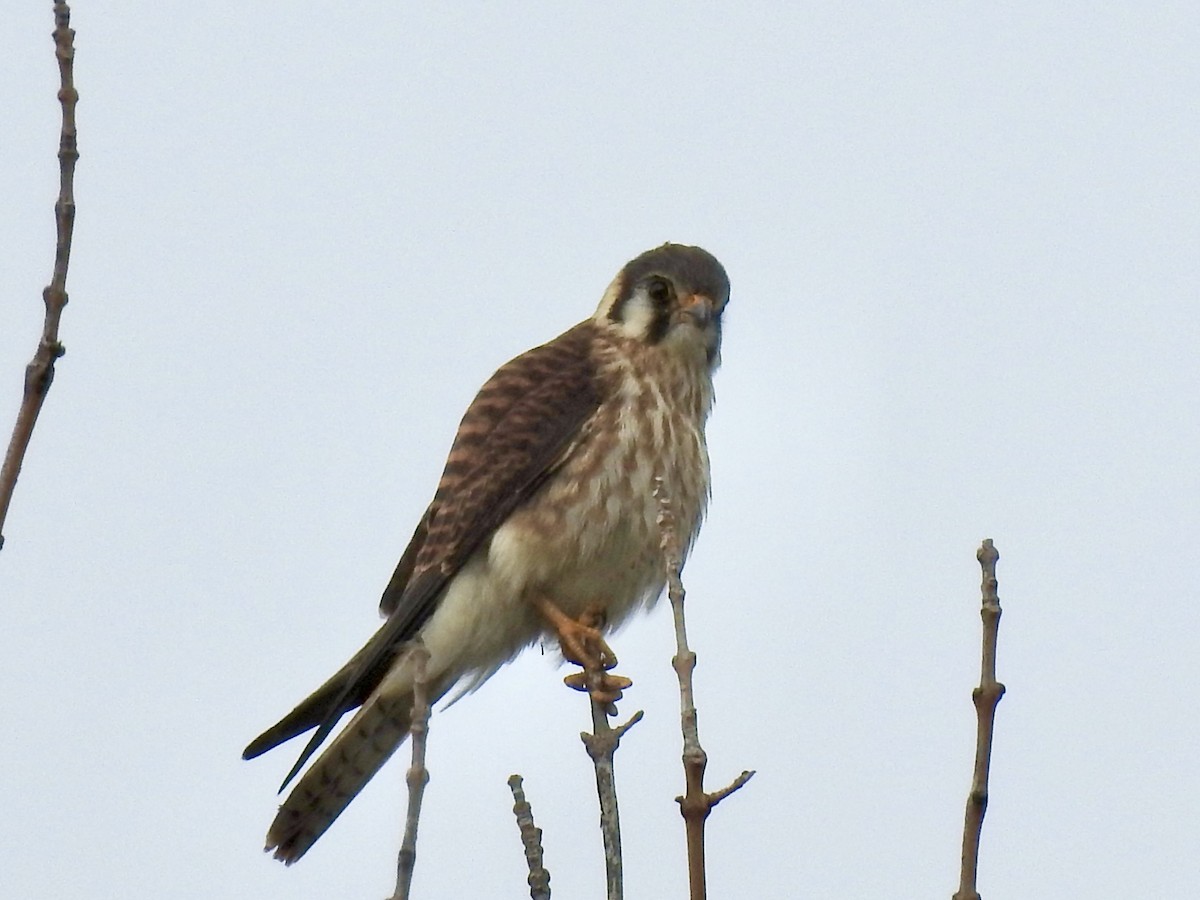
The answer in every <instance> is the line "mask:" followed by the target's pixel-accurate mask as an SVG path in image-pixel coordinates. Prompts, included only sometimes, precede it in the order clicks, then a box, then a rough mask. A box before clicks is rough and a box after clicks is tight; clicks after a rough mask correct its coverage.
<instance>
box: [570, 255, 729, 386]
mask: <svg viewBox="0 0 1200 900" xmlns="http://www.w3.org/2000/svg"><path fill="white" fill-rule="evenodd" d="M728 302H729V276H728V275H726V274H725V269H724V267H723V266H722V265H721V264H720V263H719V262H718V261H717V259H716V257H715V256H713V255H712V254H711V253H709V252H708V251H707V250H702V249H701V248H699V247H688V246H686V245H684V244H663V245H662V246H661V247H655V248H654V249H653V250H647V251H646V252H645V253H643V254H642V255H641V256H638V257H636V258H634V259H631V260H630V261H629V262H627V263H626V264H625V266H624V268H622V269H621V271H620V272H618V273H617V277H616V278H614V279H613V282H612V284H610V285H609V286H608V290H607V291H605V292H604V297H603V298H602V299H601V300H600V306H599V307H598V308H597V309H596V315H595V317H594V321H595V322H596V324H597V325H600V326H602V327H604V328H608V329H614V330H616V331H618V332H619V333H621V334H622V335H623V336H624V337H627V338H631V339H633V340H636V341H641V342H643V343H646V344H651V345H656V346H661V347H663V348H664V349H667V350H669V351H675V352H679V353H682V354H685V355H692V354H703V359H704V360H706V361H707V364H708V366H709V368H710V369H715V368H716V367H717V365H718V364H719V363H720V360H721V314H722V313H723V312H724V311H725V304H727V303H728Z"/></svg>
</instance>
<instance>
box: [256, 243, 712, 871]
mask: <svg viewBox="0 0 1200 900" xmlns="http://www.w3.org/2000/svg"><path fill="white" fill-rule="evenodd" d="M728 300H729V279H728V277H727V276H726V274H725V270H724V268H723V267H722V266H721V264H720V263H719V262H718V261H717V260H716V259H715V258H714V257H713V256H712V255H711V254H709V253H708V252H707V251H705V250H702V249H700V248H699V247H688V246H684V245H681V244H663V245H662V246H661V247H656V248H655V249H653V250H649V251H647V252H645V253H643V254H642V255H641V256H638V257H637V258H636V259H633V260H631V261H630V262H629V263H627V264H626V265H625V267H624V268H622V269H621V271H620V272H619V273H618V274H617V277H616V278H615V279H614V280H613V282H612V284H610V285H609V287H608V290H606V291H605V292H604V296H603V297H602V298H601V300H600V305H599V306H598V307H597V309H596V312H595V315H593V316H592V317H591V318H590V319H586V320H585V321H583V322H581V323H580V324H578V325H576V326H575V327H574V328H571V329H570V330H568V331H566V332H564V333H563V334H561V335H559V336H558V337H556V338H555V339H554V340H552V341H550V342H549V343H548V344H543V345H542V346H540V347H535V348H534V349H532V350H530V351H528V352H526V353H523V354H521V355H520V356H518V357H517V358H516V359H514V360H512V361H511V362H508V363H506V364H505V365H503V366H501V367H500V369H499V370H498V371H497V372H496V373H495V374H494V375H493V376H492V377H491V378H490V379H488V381H487V383H486V384H484V386H483V387H482V388H481V389H480V391H479V393H478V394H477V395H476V397H475V399H474V400H473V401H472V402H471V405H470V406H469V407H468V408H467V412H466V415H464V416H463V419H462V422H461V424H460V425H459V427H458V434H457V435H456V436H455V438H454V443H453V445H452V446H451V449H450V456H449V458H448V459H447V461H446V467H445V469H444V471H443V473H442V477H441V481H440V482H439V483H438V486H437V491H436V492H435V493H434V496H433V502H431V503H430V504H429V508H428V509H426V510H425V514H424V515H423V516H422V517H421V521H420V522H419V523H418V525H417V529H416V531H415V533H414V534H413V536H412V540H411V541H410V542H409V545H408V548H407V549H406V550H405V551H404V554H403V556H401V557H400V562H399V564H398V565H397V566H396V571H395V573H394V574H393V575H392V578H391V581H390V582H389V583H388V586H387V588H386V589H385V590H384V592H383V599H382V601H381V603H380V612H381V613H382V614H383V615H384V616H385V617H386V621H385V622H384V624H383V626H382V627H381V628H380V629H379V630H378V631H377V632H376V633H375V634H374V636H373V637H372V638H371V639H370V640H369V641H367V643H366V645H365V646H364V647H363V648H362V649H361V650H359V651H358V653H356V654H355V655H354V657H353V658H352V659H351V660H350V661H349V662H348V663H346V665H344V666H342V668H341V669H340V670H338V672H337V673H335V674H334V675H333V677H332V678H330V679H329V680H328V681H326V682H325V683H324V684H323V685H321V687H319V688H318V689H317V690H316V691H315V692H314V693H313V694H312V695H311V696H310V697H308V699H306V700H304V701H303V702H302V703H300V705H299V706H297V707H296V708H295V709H294V710H292V711H291V712H290V713H288V714H287V715H286V716H284V717H283V719H281V720H280V721H279V722H278V723H277V724H275V725H273V726H272V727H271V728H268V729H267V730H266V731H265V732H263V734H261V735H260V736H259V737H257V738H255V739H254V740H253V741H252V742H251V743H250V745H249V746H248V747H247V748H246V750H245V752H244V753H243V757H244V758H245V759H251V758H253V757H256V756H258V755H259V754H261V753H265V752H266V751H267V750H270V749H271V748H272V747H275V746H277V745H278V744H281V743H283V742H284V741H287V740H289V739H290V738H293V737H295V736H297V735H299V734H302V733H304V732H306V731H308V730H309V729H312V728H316V732H315V734H314V735H313V737H312V739H311V740H310V741H309V744H308V746H307V747H306V748H305V750H304V752H303V754H301V757H300V759H299V760H298V761H297V763H296V765H295V767H294V768H293V769H292V772H291V774H290V775H289V776H288V781H290V780H291V778H292V777H293V776H295V774H296V773H297V772H298V771H299V770H300V768H301V767H302V766H303V764H304V763H305V762H306V761H307V760H308V758H309V757H310V756H311V755H312V754H313V752H314V751H315V750H316V749H317V747H318V746H319V745H320V744H321V743H322V742H323V741H324V740H325V738H327V737H328V736H329V734H330V732H331V731H332V730H333V728H334V726H335V725H336V724H337V722H338V720H339V719H340V718H341V717H342V715H343V714H344V713H346V712H348V711H350V710H352V709H355V708H356V707H357V708H358V712H357V713H356V714H355V715H354V717H353V718H352V719H351V720H350V723H349V724H348V725H347V726H346V727H345V728H344V729H343V730H342V731H341V732H340V733H339V734H338V735H337V737H336V738H335V739H334V740H333V742H332V743H331V744H330V745H329V746H328V747H327V748H326V749H325V750H324V751H323V752H322V753H321V755H320V756H319V757H318V758H317V760H316V762H314V763H313V765H312V766H311V767H310V768H309V769H308V771H307V772H305V773H304V775H303V777H301V778H300V780H299V782H298V783H297V784H296V786H295V787H294V788H293V789H292V792H291V794H290V795H289V796H288V798H287V800H286V801H285V802H284V803H283V805H282V806H281V807H280V809H279V813H278V815H276V817H275V820H274V822H272V824H271V827H270V830H269V831H268V833H267V849H268V850H274V851H275V857H276V858H277V859H280V860H283V861H284V862H285V863H289V864H290V863H293V862H295V861H296V860H298V859H299V858H300V857H301V856H303V855H304V854H305V853H306V852H307V851H308V849H309V848H310V847H311V846H312V845H313V843H314V842H315V841H316V840H317V838H319V837H320V836H321V835H322V834H323V833H324V832H325V830H326V829H327V828H328V827H329V826H330V825H331V824H332V823H333V821H334V820H335V819H336V818H337V817H338V815H339V814H341V812H342V810H343V809H345V808H346V806H347V804H349V802H350V801H351V800H352V799H353V798H354V796H355V795H356V794H357V793H358V792H359V791H360V790H361V789H362V787H363V786H364V785H365V784H366V783H367V781H369V780H370V778H371V777H372V776H373V775H374V774H375V772H376V771H378V770H379V767H380V766H381V765H383V763H384V762H385V761H386V760H387V758H388V757H389V756H390V755H391V754H392V753H393V752H394V751H395V750H396V748H397V747H398V746H399V745H400V743H401V742H402V741H403V740H404V738H405V737H406V736H407V735H408V730H409V723H410V718H411V709H412V702H413V682H414V673H413V660H412V658H411V655H410V654H409V652H408V651H409V649H410V648H411V647H412V646H413V641H414V639H416V638H420V639H421V641H422V642H423V643H424V645H425V647H426V649H427V650H428V653H429V659H428V662H427V663H426V684H427V690H428V695H429V697H430V699H431V701H435V700H437V699H439V698H441V697H442V696H444V695H445V694H446V693H447V692H448V691H449V690H450V689H451V688H453V687H455V686H457V687H458V688H459V690H460V692H466V691H471V690H474V689H475V688H477V687H478V686H479V685H480V684H482V683H483V682H484V681H485V680H486V679H487V678H488V677H489V676H491V675H492V674H493V673H495V672H496V670H497V669H499V668H500V667H501V666H502V665H504V664H505V663H506V662H508V661H509V660H511V659H513V657H515V656H516V655H517V654H518V653H519V652H520V651H521V650H522V649H524V648H525V647H527V646H530V645H531V644H534V643H536V642H538V641H539V640H542V639H544V638H547V637H555V638H557V639H558V641H559V644H560V646H561V647H562V649H563V653H564V656H567V657H568V658H569V659H573V660H575V661H578V662H584V661H585V660H583V659H580V657H581V656H586V654H587V652H588V651H587V649H586V641H585V640H584V639H583V638H585V637H586V636H587V635H589V634H590V635H592V636H593V637H594V636H596V635H597V632H596V630H595V629H594V628H592V627H591V626H593V625H599V626H602V627H610V628H611V627H615V626H617V625H619V624H620V623H621V622H622V621H623V620H624V619H625V618H626V617H627V616H628V615H629V614H630V613H631V612H633V611H634V610H635V609H637V608H638V607H640V606H642V605H644V604H648V603H650V602H652V601H654V600H655V599H657V597H658V596H659V595H660V594H661V593H662V590H663V586H664V583H665V569H664V564H663V557H662V551H661V549H660V547H661V545H660V534H659V525H658V514H659V510H660V502H659V500H658V498H657V497H656V496H655V486H656V484H661V490H662V491H663V493H665V495H666V496H667V497H669V499H670V503H671V507H672V512H673V515H674V519H675V528H676V530H677V536H678V538H679V541H680V543H681V544H682V545H683V549H684V551H685V552H686V550H687V548H688V547H689V546H690V545H691V543H692V541H693V540H694V539H695V537H696V534H697V533H698V531H699V529H700V522H701V519H702V518H703V515H704V509H705V505H706V504H707V501H708V494H709V465H708V451H707V448H706V446H705V441H704V423H705V420H706V419H707V418H708V413H709V410H710V408H711V407H712V402H713V386H712V375H713V372H714V371H715V369H716V368H717V365H718V364H719V362H720V349H721V315H722V313H723V312H724V310H725V304H726V303H727V302H728ZM593 646H595V645H593ZM599 646H600V647H603V643H602V642H601V643H600V644H599ZM286 784H287V782H286V781H285V786H286Z"/></svg>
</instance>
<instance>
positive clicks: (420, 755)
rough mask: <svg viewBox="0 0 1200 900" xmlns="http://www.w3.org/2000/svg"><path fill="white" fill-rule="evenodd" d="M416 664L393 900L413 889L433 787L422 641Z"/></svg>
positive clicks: (415, 649) (426, 657)
mask: <svg viewBox="0 0 1200 900" xmlns="http://www.w3.org/2000/svg"><path fill="white" fill-rule="evenodd" d="M409 653H410V654H411V658H412V663H413V709H412V725H411V726H410V727H409V735H410V739H411V740H412V765H411V766H409V769H408V774H407V775H406V776H405V781H406V782H407V783H408V815H407V816H406V818H405V822H404V840H403V841H402V842H401V843H400V853H399V854H398V855H397V857H396V892H395V893H394V894H393V895H392V898H391V900H408V892H409V889H410V888H411V887H412V877H413V869H414V868H415V867H416V864H417V823H418V820H419V819H420V818H421V800H422V798H423V797H424V796H425V785H427V784H429V770H428V769H427V768H425V743H426V740H427V738H428V736H429V691H428V685H427V684H426V683H425V677H426V674H425V667H426V664H428V662H429V651H428V650H427V649H425V645H424V644H423V643H421V641H420V640H419V639H418V640H417V641H416V643H414V645H413V647H412V649H411V650H410V651H409Z"/></svg>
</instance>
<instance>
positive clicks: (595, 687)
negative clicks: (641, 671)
mask: <svg viewBox="0 0 1200 900" xmlns="http://www.w3.org/2000/svg"><path fill="white" fill-rule="evenodd" d="M537 608H538V611H539V612H541V614H542V616H543V617H544V618H545V619H546V621H548V622H549V623H550V624H551V625H552V626H554V631H555V633H556V634H557V635H558V645H559V648H560V649H561V650H562V654H563V658H564V659H566V660H567V661H568V662H573V663H575V665H577V666H581V667H582V668H583V671H582V672H575V673H573V674H571V675H568V676H566V677H565V678H564V679H563V683H564V684H566V685H567V687H571V688H574V689H575V690H577V691H587V692H588V693H589V694H590V695H591V697H592V699H593V700H595V701H596V702H597V703H603V704H605V705H606V706H608V705H611V704H613V703H615V702H616V701H617V700H620V699H621V692H622V691H624V690H625V689H626V688H628V687H630V686H631V685H632V684H633V682H632V681H630V680H629V679H628V678H626V677H625V676H623V675H616V674H613V673H612V672H610V671H609V670H610V669H612V668H613V667H614V666H616V664H617V654H615V653H613V651H612V648H611V647H609V646H608V644H607V643H605V641H604V638H603V636H602V635H601V633H600V628H601V627H602V626H603V625H604V613H603V612H602V611H600V610H599V609H589V610H587V611H586V612H584V614H583V615H582V616H580V617H579V618H578V619H573V618H571V617H570V616H568V615H567V614H566V613H564V612H563V611H562V610H561V609H559V608H558V606H556V605H555V604H554V603H553V602H552V601H550V600H546V599H542V600H539V601H537Z"/></svg>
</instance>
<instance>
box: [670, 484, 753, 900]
mask: <svg viewBox="0 0 1200 900" xmlns="http://www.w3.org/2000/svg"><path fill="white" fill-rule="evenodd" d="M654 496H655V497H656V498H657V499H658V527H659V530H660V532H661V534H662V538H661V541H662V543H661V546H662V552H663V559H664V561H665V563H666V569H667V596H668V597H670V599H671V613H672V615H673V617H674V620H675V656H674V657H672V659H671V666H672V668H674V669H675V674H676V675H677V676H678V678H679V707H680V719H681V726H682V730H683V774H684V784H685V793H684V794H683V796H681V797H676V798H675V800H676V802H677V803H678V804H679V811H680V813H681V814H682V815H683V823H684V832H685V834H686V836H687V853H688V885H689V895H688V896H689V897H690V900H704V898H705V897H706V896H707V890H708V888H707V885H706V883H705V864H704V822H705V820H706V819H707V818H708V814H709V813H710V812H712V809H713V807H714V806H716V805H717V804H718V803H720V802H721V801H722V800H724V799H725V798H726V797H728V796H729V795H730V794H732V793H733V792H734V791H736V790H739V789H740V788H741V787H743V786H744V785H745V784H746V782H747V781H749V780H750V779H751V778H752V777H753V776H754V772H753V771H744V772H742V774H741V775H739V776H738V777H737V778H735V779H734V780H733V781H732V782H731V783H730V784H729V785H728V786H726V787H724V788H722V789H721V790H719V791H715V792H713V793H711V794H708V793H705V792H704V770H705V768H706V767H707V765H708V755H707V754H706V753H705V752H704V748H703V747H701V746H700V727H699V721H698V716H697V714H696V699H695V691H694V688H693V685H692V673H693V671H694V670H695V668H696V654H695V653H693V652H692V650H691V649H690V648H689V647H688V641H687V622H686V620H685V618H684V614H683V606H684V599H685V597H686V596H687V592H686V591H685V590H684V588H683V581H682V580H681V579H680V575H679V571H680V569H681V568H682V566H683V552H682V549H681V548H680V546H679V535H678V531H677V530H676V527H675V514H674V511H673V510H672V509H671V499H670V498H669V497H668V496H667V494H666V491H665V489H664V487H663V481H662V478H661V477H659V478H655V485H654Z"/></svg>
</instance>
